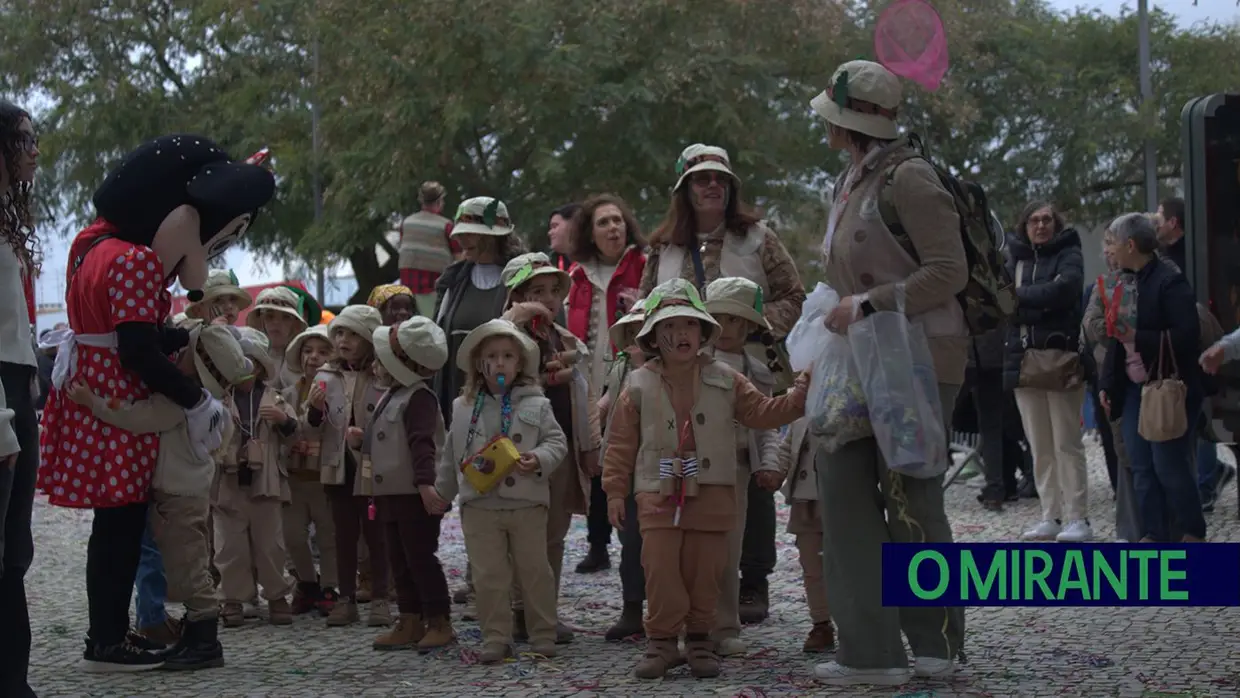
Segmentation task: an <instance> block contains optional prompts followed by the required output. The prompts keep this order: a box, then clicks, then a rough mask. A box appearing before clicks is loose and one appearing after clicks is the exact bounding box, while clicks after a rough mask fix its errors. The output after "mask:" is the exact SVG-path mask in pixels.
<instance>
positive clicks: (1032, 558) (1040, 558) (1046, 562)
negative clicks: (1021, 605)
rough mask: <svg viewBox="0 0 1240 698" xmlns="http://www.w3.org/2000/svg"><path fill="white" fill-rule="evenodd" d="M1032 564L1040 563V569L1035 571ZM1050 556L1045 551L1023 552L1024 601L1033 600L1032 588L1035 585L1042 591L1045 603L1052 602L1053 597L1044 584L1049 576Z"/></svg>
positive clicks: (1047, 586)
mask: <svg viewBox="0 0 1240 698" xmlns="http://www.w3.org/2000/svg"><path fill="white" fill-rule="evenodd" d="M1034 562H1041V563H1042V569H1040V570H1039V569H1035V567H1036V566H1035V565H1034ZM1052 566H1053V565H1052V564H1051V556H1050V553H1048V552H1046V551H1045V550H1026V551H1025V596H1024V599H1025V601H1032V600H1034V597H1033V586H1034V585H1035V584H1036V585H1038V587H1040V588H1041V590H1042V598H1043V599H1045V600H1047V601H1053V600H1054V599H1055V595H1054V594H1052V593H1051V588H1050V586H1049V585H1048V584H1047V583H1046V578H1047V577H1049V576H1051V568H1052Z"/></svg>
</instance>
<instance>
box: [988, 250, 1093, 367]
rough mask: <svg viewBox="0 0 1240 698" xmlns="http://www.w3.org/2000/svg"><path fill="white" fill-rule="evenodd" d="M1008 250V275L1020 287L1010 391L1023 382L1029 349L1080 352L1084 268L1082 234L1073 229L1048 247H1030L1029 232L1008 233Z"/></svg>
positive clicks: (1011, 334) (1009, 356) (1009, 360)
mask: <svg viewBox="0 0 1240 698" xmlns="http://www.w3.org/2000/svg"><path fill="white" fill-rule="evenodd" d="M1007 252H1008V262H1007V268H1008V272H1009V273H1010V274H1011V275H1012V280H1013V281H1014V282H1016V284H1017V288H1016V298H1017V307H1016V314H1015V315H1014V316H1013V317H1012V322H1011V325H1010V326H1009V328H1008V336H1007V353H1006V360H1005V361H1004V366H1003V384H1004V387H1005V388H1007V389H1008V390H1011V389H1013V388H1015V387H1016V383H1017V381H1018V379H1019V378H1020V361H1021V357H1023V356H1024V354H1025V350H1026V349H1063V350H1065V351H1079V349H1080V346H1079V345H1080V342H1079V337H1080V332H1081V316H1082V314H1083V309H1082V308H1081V294H1082V293H1084V290H1085V267H1084V262H1083V261H1082V259H1081V236H1080V235H1078V234H1077V232H1076V230H1075V229H1073V228H1065V229H1063V230H1061V231H1060V232H1059V233H1058V234H1057V235H1055V237H1053V238H1051V240H1050V242H1047V243H1046V244H1044V245H1034V244H1032V243H1030V242H1029V237H1028V235H1026V234H1025V232H1024V231H1017V232H1015V233H1009V234H1008V249H1007ZM1018 267H1019V278H1018V274H1017V271H1018Z"/></svg>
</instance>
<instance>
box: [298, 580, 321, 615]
mask: <svg viewBox="0 0 1240 698" xmlns="http://www.w3.org/2000/svg"><path fill="white" fill-rule="evenodd" d="M321 595H322V590H321V589H319V584H318V582H297V589H296V590H295V591H294V592H293V614H294V615H298V616H300V615H301V614H303V613H309V612H311V611H313V610H314V608H315V605H316V604H318V602H319V598H320V596H321Z"/></svg>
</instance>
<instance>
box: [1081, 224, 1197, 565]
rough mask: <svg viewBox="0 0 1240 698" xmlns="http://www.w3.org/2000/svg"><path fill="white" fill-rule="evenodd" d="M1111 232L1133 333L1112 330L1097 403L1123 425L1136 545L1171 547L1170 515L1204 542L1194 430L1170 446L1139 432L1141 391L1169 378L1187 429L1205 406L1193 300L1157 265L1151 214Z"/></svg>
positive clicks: (1184, 283)
mask: <svg viewBox="0 0 1240 698" xmlns="http://www.w3.org/2000/svg"><path fill="white" fill-rule="evenodd" d="M1111 231H1112V232H1113V233H1114V237H1113V240H1114V246H1113V247H1112V248H1110V250H1109V254H1110V255H1112V256H1113V258H1114V259H1115V262H1116V263H1117V264H1118V265H1119V267H1120V268H1121V269H1123V270H1125V271H1128V272H1131V273H1133V274H1134V276H1135V279H1136V295H1137V298H1136V319H1135V321H1134V322H1133V323H1132V326H1131V327H1124V326H1120V327H1116V330H1115V334H1117V335H1118V336H1116V337H1113V338H1112V339H1113V341H1111V343H1110V348H1109V349H1108V351H1107V355H1106V359H1105V360H1104V362H1103V364H1102V366H1101V367H1100V373H1101V376H1100V379H1099V383H1100V388H1101V392H1100V395H1099V398H1100V401H1101V402H1102V406H1103V408H1104V409H1105V410H1106V412H1107V414H1108V416H1109V418H1110V419H1112V420H1120V421H1121V423H1122V433H1123V439H1124V447H1125V450H1126V451H1127V453H1128V458H1129V459H1130V460H1131V463H1132V478H1133V490H1134V492H1135V495H1136V502H1137V512H1138V517H1139V525H1140V529H1139V530H1140V533H1141V541H1142V542H1167V541H1169V540H1170V538H1171V537H1172V536H1171V528H1170V526H1169V525H1168V514H1170V516H1171V517H1172V518H1174V520H1175V522H1176V523H1177V524H1178V525H1179V527H1180V528H1181V529H1182V530H1183V532H1184V533H1183V536H1182V537H1181V540H1183V541H1185V542H1196V541H1203V540H1205V537H1206V521H1205V517H1204V516H1203V515H1202V512H1201V498H1200V495H1199V494H1198V492H1197V482H1196V478H1195V476H1194V474H1193V467H1192V447H1193V431H1192V429H1191V428H1190V429H1188V430H1186V431H1185V433H1184V434H1182V435H1180V436H1179V437H1177V438H1174V439H1170V440H1167V441H1149V440H1147V439H1145V438H1144V437H1143V436H1142V435H1141V434H1140V431H1139V429H1138V425H1139V423H1140V418H1141V409H1142V402H1143V401H1142V392H1143V390H1142V388H1143V386H1144V385H1145V384H1146V383H1147V382H1150V381H1156V380H1160V379H1163V378H1172V377H1177V378H1178V379H1179V380H1181V381H1183V382H1184V384H1185V386H1186V387H1187V388H1188V392H1187V396H1186V397H1185V404H1184V410H1185V413H1186V415H1187V422H1186V423H1187V424H1188V425H1190V426H1191V425H1194V424H1196V423H1197V416H1198V414H1199V412H1200V410H1201V402H1202V381H1201V373H1200V369H1199V367H1198V365H1197V352H1198V345H1199V344H1200V341H1201V324H1200V321H1199V319H1198V317H1197V300H1196V297H1195V296H1194V294H1193V289H1192V287H1191V286H1189V284H1188V280H1187V279H1185V278H1184V275H1183V274H1180V273H1178V272H1177V271H1176V270H1175V269H1173V268H1172V267H1170V266H1169V265H1167V264H1163V263H1161V262H1159V261H1158V256H1157V252H1158V234H1157V230H1156V228H1155V227H1154V224H1153V223H1152V222H1151V221H1150V219H1149V217H1148V216H1146V215H1145V214H1141V213H1130V214H1126V215H1123V216H1120V217H1119V218H1117V219H1115V222H1113V223H1112V224H1111ZM1168 350H1169V351H1168Z"/></svg>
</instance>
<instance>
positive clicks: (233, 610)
mask: <svg viewBox="0 0 1240 698" xmlns="http://www.w3.org/2000/svg"><path fill="white" fill-rule="evenodd" d="M220 618H221V619H222V620H223V621H224V627H225V628H240V627H241V626H243V625H245V609H244V608H242V607H241V604H240V603H239V602H237V601H226V602H225V603H224V608H223V609H221V610H220Z"/></svg>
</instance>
